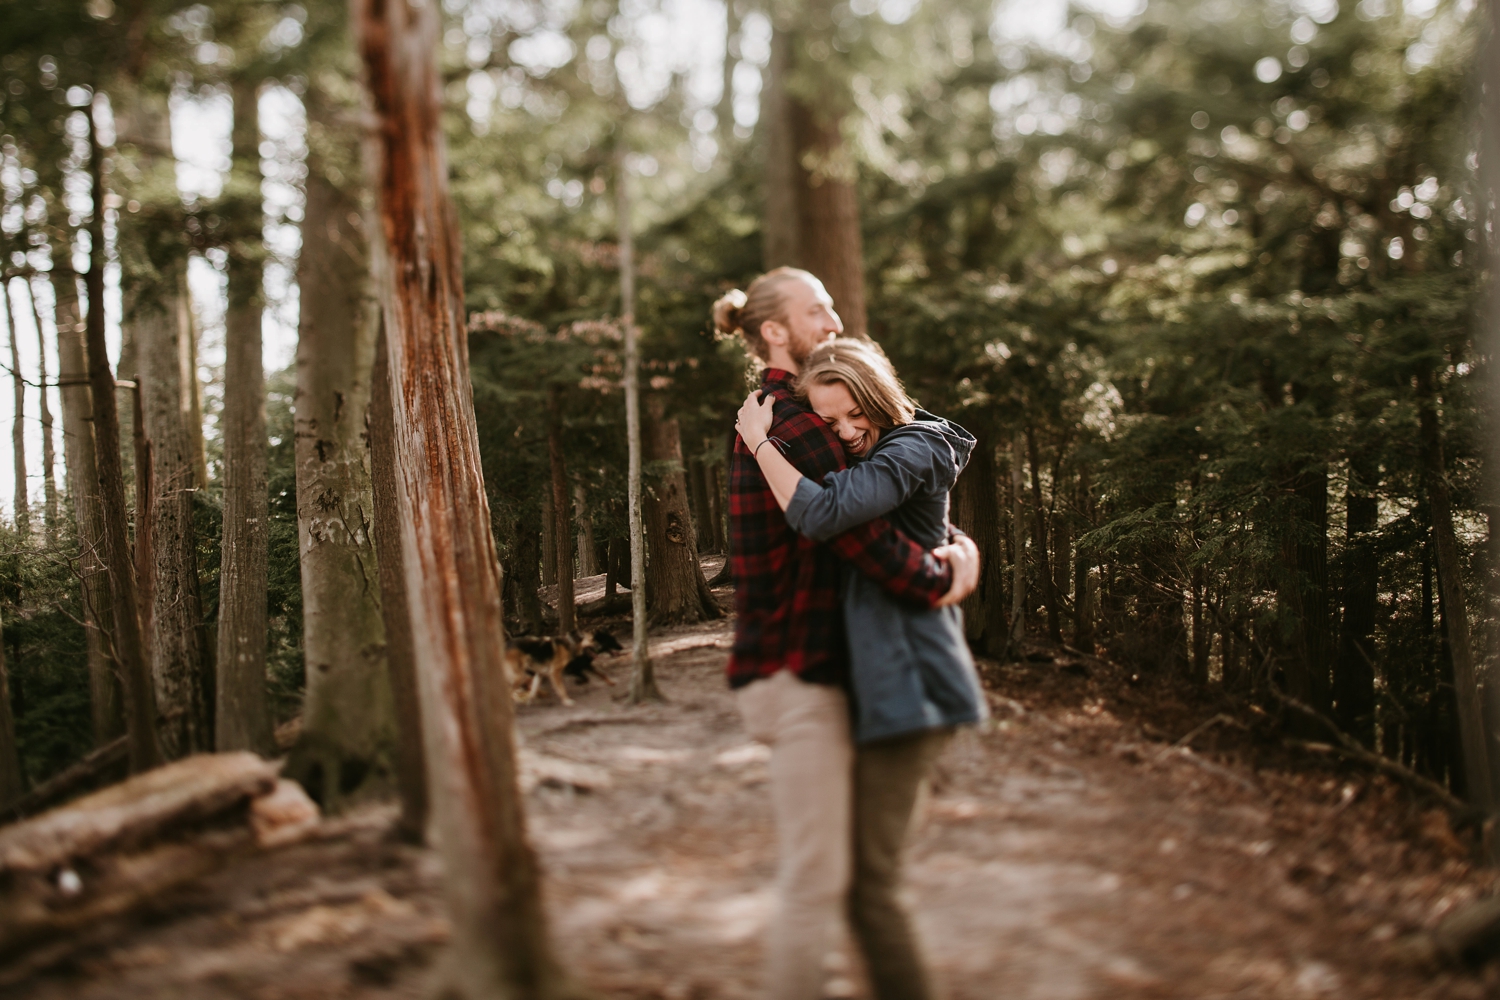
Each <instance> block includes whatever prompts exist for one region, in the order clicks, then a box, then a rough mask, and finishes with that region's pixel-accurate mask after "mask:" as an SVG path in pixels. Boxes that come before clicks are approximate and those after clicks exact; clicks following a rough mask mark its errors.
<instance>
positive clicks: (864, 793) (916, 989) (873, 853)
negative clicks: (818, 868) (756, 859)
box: [849, 729, 953, 1000]
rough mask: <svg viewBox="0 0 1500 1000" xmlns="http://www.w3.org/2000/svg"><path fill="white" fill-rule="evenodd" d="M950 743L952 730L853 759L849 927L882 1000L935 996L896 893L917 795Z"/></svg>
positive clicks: (894, 742) (879, 746) (876, 747)
mask: <svg viewBox="0 0 1500 1000" xmlns="http://www.w3.org/2000/svg"><path fill="white" fill-rule="evenodd" d="M952 736H953V731H952V730H949V729H940V730H929V731H927V732H922V733H915V734H913V735H911V736H900V737H897V738H895V739H890V740H881V741H880V742H878V743H871V744H868V745H866V746H861V747H859V748H858V749H857V751H856V754H855V759H854V859H853V860H854V872H853V882H852V885H851V886H850V888H849V926H850V928H851V929H853V931H854V938H855V940H856V941H857V942H858V943H859V949H860V951H861V952H862V953H863V955H864V958H865V968H866V969H868V970H869V973H870V985H871V987H872V988H873V989H874V991H875V996H876V998H877V1000H931V998H932V997H933V996H935V993H934V990H933V986H932V980H931V977H930V976H929V974H928V972H927V965H926V962H924V961H923V959H922V949H921V946H920V944H919V943H918V941H917V936H916V932H915V930H914V929H913V928H912V926H911V920H910V918H909V917H908V916H907V914H906V909H905V908H904V907H903V906H902V905H901V901H900V899H899V897H898V895H897V893H898V891H899V889H900V887H901V855H902V849H903V848H904V846H905V844H906V835H907V832H908V830H909V829H910V827H911V818H912V809H913V808H914V807H915V806H916V802H917V792H918V789H919V788H920V787H921V784H922V779H923V778H925V777H926V776H927V772H928V770H929V769H930V768H931V766H932V762H933V761H934V760H936V759H937V756H938V754H940V753H942V751H943V748H944V747H945V746H947V745H948V741H949V740H950V739H951V738H952Z"/></svg>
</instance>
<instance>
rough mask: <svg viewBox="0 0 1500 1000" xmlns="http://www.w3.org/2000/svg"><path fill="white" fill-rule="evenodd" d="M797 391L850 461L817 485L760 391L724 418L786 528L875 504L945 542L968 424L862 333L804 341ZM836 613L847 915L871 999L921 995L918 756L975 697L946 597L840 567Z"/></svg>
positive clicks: (824, 524) (831, 531) (966, 712)
mask: <svg viewBox="0 0 1500 1000" xmlns="http://www.w3.org/2000/svg"><path fill="white" fill-rule="evenodd" d="M797 393H798V395H799V396H800V397H801V398H802V399H803V400H804V401H805V402H806V403H807V405H808V406H809V407H810V408H811V409H812V410H813V412H814V413H816V414H818V416H820V417H821V418H822V419H823V420H824V421H825V422H826V423H828V424H829V425H830V426H831V427H832V428H833V430H834V432H835V433H836V434H837V435H838V437H839V439H840V440H841V441H842V442H843V443H844V447H845V450H846V451H847V452H848V454H849V456H850V458H851V459H853V460H854V461H855V464H853V465H852V466H851V467H850V468H848V469H844V470H843V471H840V472H834V473H831V474H829V475H828V476H827V477H825V479H824V481H823V483H822V484H818V483H814V482H812V481H810V480H808V479H807V478H806V477H804V476H803V475H802V474H801V473H799V472H798V471H797V470H796V468H794V467H793V466H792V464H791V463H790V462H788V461H787V460H786V459H785V458H783V457H782V455H781V454H780V452H778V451H777V449H776V446H775V445H776V442H775V439H774V438H771V437H769V435H770V431H771V421H772V411H771V404H770V401H769V400H766V401H764V402H763V401H761V400H759V399H758V394H755V393H752V394H751V395H750V397H749V398H747V399H746V400H745V404H744V406H743V407H742V408H741V409H740V413H739V418H738V420H737V422H736V426H737V428H738V429H739V432H740V435H741V437H742V438H743V439H744V441H745V444H746V446H747V447H748V448H750V449H752V450H753V451H754V454H755V459H756V462H757V464H759V466H760V468H761V471H762V473H763V474H764V475H765V477H766V481H767V483H768V484H769V485H770V487H771V492H772V494H773V495H774V496H775V498H776V502H777V504H778V505H779V506H780V507H781V508H782V510H783V511H784V512H785V513H786V517H787V522H788V523H789V524H790V525H791V526H792V527H793V528H794V529H796V530H797V531H798V532H800V533H802V534H804V535H806V536H808V537H810V538H814V539H817V540H819V541H822V540H825V539H828V538H831V537H833V536H834V535H837V534H839V533H840V532H842V531H845V530H847V529H849V528H851V527H854V526H856V525H859V524H863V523H864V522H866V521H869V520H871V519H872V518H876V517H887V518H889V519H890V520H891V521H892V522H893V523H894V524H895V525H896V526H897V527H898V528H900V529H901V530H902V531H904V532H906V533H907V534H908V535H910V536H911V537H912V539H913V540H914V541H916V542H917V543H918V544H920V545H923V546H926V547H929V548H931V547H936V546H938V545H942V544H943V543H944V542H945V541H947V537H948V532H949V527H948V494H949V491H950V490H952V488H953V484H954V482H955V481H956V480H957V479H958V474H959V473H960V472H961V471H962V470H963V468H964V466H965V464H967V462H968V459H969V454H970V453H971V452H972V450H973V448H974V437H973V435H971V434H970V433H969V432H968V431H966V430H964V429H963V428H961V427H959V426H957V425H956V424H952V423H950V422H948V421H946V420H943V419H942V418H941V417H936V416H933V415H932V414H930V413H927V412H925V411H923V410H920V409H918V408H917V407H916V404H915V403H913V402H912V400H911V399H910V397H908V396H907V394H906V391H905V390H904V389H903V388H902V387H901V383H900V381H899V380H898V379H897V378H896V373H895V371H894V370H893V369H892V368H891V365H890V362H889V361H887V360H886V358H885V357H884V355H882V354H881V353H880V352H879V351H878V349H876V348H875V347H874V346H873V345H871V344H868V343H866V342H864V341H859V340H851V339H839V340H833V341H829V342H828V343H826V344H824V345H822V346H820V347H818V348H817V349H816V350H814V351H813V352H812V353H811V354H810V355H809V356H808V358H807V360H806V362H805V364H804V365H803V366H802V369H801V373H800V374H799V376H798V378H797ZM767 444H769V445H770V447H765V445H767ZM844 615H845V619H846V625H847V630H848V635H849V654H850V663H851V666H852V673H853V688H854V691H853V694H854V701H855V740H856V742H857V743H858V744H859V749H858V754H857V756H856V758H855V775H854V789H855V792H854V799H855V802H854V880H853V888H852V890H851V892H850V897H849V919H850V923H851V925H852V927H853V928H854V931H855V935H856V937H858V939H859V942H860V948H861V951H862V952H863V953H864V956H865V960H866V962H867V963H868V965H869V967H870V979H871V981H872V983H873V985H874V987H875V991H876V995H877V996H878V997H879V998H880V1000H925V998H927V997H929V996H931V995H932V992H931V986H930V984H929V983H928V981H927V975H926V971H925V967H924V963H923V962H922V961H921V958H920V954H919V950H918V947H917V944H916V941H915V938H914V936H913V934H912V930H911V927H910V922H909V920H908V918H907V916H906V913H905V911H904V909H903V908H902V906H901V904H900V902H899V900H898V898H897V888H898V886H899V881H900V865H901V848H902V843H903V841H904V839H905V836H906V832H907V828H908V826H909V825H910V821H911V814H912V810H913V807H914V805H915V803H916V799H917V792H918V788H919V786H920V784H921V781H922V779H923V777H924V776H925V775H926V773H927V770H928V768H929V766H930V765H931V763H932V761H933V760H934V759H935V758H936V757H937V755H938V753H939V752H941V750H942V748H943V747H944V746H945V745H946V743H947V741H948V739H949V738H950V737H951V735H952V732H953V729H954V727H956V726H959V725H964V724H970V723H976V722H979V721H980V720H981V719H983V718H984V717H985V715H986V711H985V702H984V698H983V694H982V692H981V690H980V687H979V681H978V677H977V675H976V674H975V671H974V661H973V658H972V657H971V656H970V655H969V651H968V645H967V644H966V643H965V641H964V634H963V618H962V614H961V612H960V611H959V610H958V608H957V607H956V606H947V607H938V608H932V609H917V608H914V607H911V606H908V605H904V604H901V603H899V602H897V601H896V600H895V599H894V598H891V597H890V596H888V595H887V594H886V593H885V592H884V591H882V590H881V589H880V588H879V587H878V586H877V585H876V584H874V583H873V582H872V581H870V580H869V579H867V578H866V577H864V576H862V575H861V574H859V573H854V572H850V571H847V570H846V572H845V574H844Z"/></svg>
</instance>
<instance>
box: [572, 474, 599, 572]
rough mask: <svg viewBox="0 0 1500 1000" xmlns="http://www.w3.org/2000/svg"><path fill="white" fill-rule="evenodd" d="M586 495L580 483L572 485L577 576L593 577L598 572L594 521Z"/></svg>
mask: <svg viewBox="0 0 1500 1000" xmlns="http://www.w3.org/2000/svg"><path fill="white" fill-rule="evenodd" d="M588 499H589V498H588V494H587V493H586V492H584V489H583V484H582V483H574V484H573V517H574V518H575V520H576V522H577V525H578V575H579V576H580V577H584V576H593V575H595V574H596V573H598V572H599V567H598V559H597V558H596V553H595V551H594V519H593V517H592V516H591V515H590V514H589V506H588Z"/></svg>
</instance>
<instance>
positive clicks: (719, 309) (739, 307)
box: [714, 288, 746, 334]
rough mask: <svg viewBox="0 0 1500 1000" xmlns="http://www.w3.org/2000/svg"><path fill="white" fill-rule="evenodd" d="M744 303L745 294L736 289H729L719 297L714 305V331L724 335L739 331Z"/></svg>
mask: <svg viewBox="0 0 1500 1000" xmlns="http://www.w3.org/2000/svg"><path fill="white" fill-rule="evenodd" d="M745 301H746V299H745V293H744V292H742V291H740V290H739V289H738V288H731V289H730V290H729V291H727V292H725V293H724V294H723V295H721V296H720V297H719V301H717V302H715V303H714V329H716V330H718V331H719V332H720V333H726V334H728V333H734V332H735V331H737V330H739V329H740V325H741V321H740V316H741V314H742V313H743V311H744V309H745Z"/></svg>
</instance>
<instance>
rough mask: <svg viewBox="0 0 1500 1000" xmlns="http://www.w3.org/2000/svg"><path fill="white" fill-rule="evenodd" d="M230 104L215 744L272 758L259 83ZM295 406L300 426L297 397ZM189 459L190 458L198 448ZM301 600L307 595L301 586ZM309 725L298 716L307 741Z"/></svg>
mask: <svg viewBox="0 0 1500 1000" xmlns="http://www.w3.org/2000/svg"><path fill="white" fill-rule="evenodd" d="M233 100H234V123H233V129H232V133H231V149H232V160H231V169H230V174H229V179H228V183H227V187H226V190H225V195H226V197H225V209H224V213H225V215H226V216H228V228H229V232H230V236H231V239H230V245H229V250H230V253H229V276H228V281H227V286H228V302H227V308H226V311H225V314H224V410H223V413H222V415H221V417H220V426H221V427H222V428H223V435H224V467H223V468H224V472H223V487H224V521H223V533H222V539H221V543H220V544H221V549H220V552H221V556H220V560H219V567H220V568H219V628H218V636H217V647H218V648H217V649H216V650H215V655H214V669H215V684H214V719H215V729H214V746H215V747H216V748H217V749H218V750H220V751H221V752H222V751H226V750H251V751H254V752H256V753H259V754H265V755H269V754H271V753H273V752H274V749H275V748H274V746H273V743H272V738H271V715H270V710H269V707H268V706H267V703H266V624H267V623H266V616H267V611H266V586H267V566H266V546H267V532H268V528H269V525H268V523H267V522H268V499H267V496H266V476H267V470H266V445H267V442H266V381H265V373H264V372H263V371H262V370H261V314H262V312H263V311H264V307H265V302H264V296H263V294H262V284H263V281H264V278H263V274H262V266H261V257H262V254H263V252H264V250H263V246H264V243H263V238H262V235H261V230H262V228H263V217H262V211H261V191H260V188H261V183H260V182H261V177H260V116H259V114H258V109H257V105H258V100H259V95H258V93H257V81H256V80H255V79H254V78H253V77H246V76H243V75H242V76H241V77H240V78H239V79H237V80H236V81H235V82H234V84H233ZM308 200H309V201H311V200H312V199H311V197H309V199H308ZM304 228H305V227H304ZM305 252H306V246H305V244H304V253H305ZM299 278H300V275H299ZM302 287H303V288H305V289H307V291H308V294H307V295H305V296H304V297H303V299H302V303H303V308H304V309H306V308H307V306H308V303H309V302H311V303H322V302H326V301H327V300H328V299H329V298H331V297H332V293H331V291H330V289H328V288H327V287H326V286H325V285H323V284H321V283H312V282H310V283H305V284H303V285H302ZM185 336H186V343H187V344H191V342H192V330H191V328H189V329H188V330H187V331H185ZM299 355H300V352H299ZM298 361H299V362H300V361H301V357H300V356H299V358H298ZM297 371H298V379H299V385H300V379H301V378H303V377H304V376H303V374H302V369H301V367H300V365H299V367H298V369H297ZM187 376H188V378H187V379H186V380H185V381H184V384H183V386H182V389H183V391H184V397H185V401H186V402H187V403H188V406H187V407H186V411H185V413H184V418H185V420H186V421H190V420H191V417H192V402H191V401H192V397H193V395H194V394H193V392H192V386H193V381H194V380H193V379H192V376H191V373H187ZM296 402H297V416H298V419H299V420H300V419H301V416H302V399H301V398H300V393H299V398H298V399H297V401H296ZM191 458H192V459H193V460H196V458H197V455H196V449H194V453H193V454H192V455H191ZM298 520H299V521H300V520H301V519H300V518H299V519H298ZM304 564H305V559H304ZM303 593H304V595H305V594H306V588H305V587H304V589H303ZM306 623H307V618H306V617H305V616H304V624H306ZM309 634H310V630H309V631H308V632H304V649H306V639H307V638H308V636H309ZM307 651H308V652H309V653H310V652H311V650H310V649H309V650H307ZM308 721H309V717H308V715H307V713H306V712H305V711H304V715H303V727H304V728H303V732H304V734H305V733H306V731H307V728H306V727H307V724H308Z"/></svg>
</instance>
